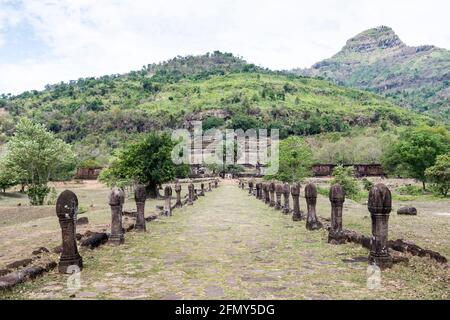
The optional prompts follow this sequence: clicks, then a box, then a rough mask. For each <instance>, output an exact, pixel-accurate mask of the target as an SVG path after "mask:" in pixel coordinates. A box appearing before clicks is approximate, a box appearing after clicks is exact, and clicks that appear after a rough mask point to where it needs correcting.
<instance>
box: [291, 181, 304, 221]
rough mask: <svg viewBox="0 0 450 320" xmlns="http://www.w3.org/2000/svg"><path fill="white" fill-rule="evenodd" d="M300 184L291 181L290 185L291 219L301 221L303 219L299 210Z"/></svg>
mask: <svg viewBox="0 0 450 320" xmlns="http://www.w3.org/2000/svg"><path fill="white" fill-rule="evenodd" d="M300 188H301V186H300V184H298V183H293V184H292V187H291V194H292V206H293V209H292V220H294V221H301V220H302V219H303V216H302V212H301V211H300Z"/></svg>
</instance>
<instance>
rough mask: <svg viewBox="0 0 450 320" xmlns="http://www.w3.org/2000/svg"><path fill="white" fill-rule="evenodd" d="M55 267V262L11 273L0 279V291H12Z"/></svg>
mask: <svg viewBox="0 0 450 320" xmlns="http://www.w3.org/2000/svg"><path fill="white" fill-rule="evenodd" d="M56 266H57V263H56V262H55V261H51V262H49V263H47V264H46V265H45V266H43V267H42V266H31V267H28V268H26V269H22V270H18V271H14V272H11V273H9V274H7V275H4V276H2V277H0V291H4V290H9V289H12V288H13V287H14V286H16V285H18V284H20V283H23V282H25V281H28V280H31V279H34V278H36V277H38V276H40V275H42V274H43V273H45V272H48V271H50V270H52V269H54V268H55V267H56Z"/></svg>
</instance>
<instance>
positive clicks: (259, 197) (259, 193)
mask: <svg viewBox="0 0 450 320" xmlns="http://www.w3.org/2000/svg"><path fill="white" fill-rule="evenodd" d="M256 199H261V182H258V183H257V184H256Z"/></svg>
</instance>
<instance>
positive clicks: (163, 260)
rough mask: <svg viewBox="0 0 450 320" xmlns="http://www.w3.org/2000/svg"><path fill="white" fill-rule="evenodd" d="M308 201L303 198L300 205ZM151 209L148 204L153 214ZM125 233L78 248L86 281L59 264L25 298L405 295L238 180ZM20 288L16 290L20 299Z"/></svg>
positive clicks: (355, 254) (354, 249) (359, 253)
mask: <svg viewBox="0 0 450 320" xmlns="http://www.w3.org/2000/svg"><path fill="white" fill-rule="evenodd" d="M303 201H304V200H303V199H302V206H303V205H304V202H303ZM152 209H153V208H147V210H146V211H147V212H148V211H149V210H152ZM147 230H148V232H147V233H145V234H139V233H134V232H130V233H127V234H126V243H125V244H124V245H122V246H120V247H111V246H108V245H105V246H102V247H101V248H99V249H96V250H93V251H91V250H84V251H81V254H82V256H83V259H84V265H85V269H84V270H83V271H82V273H81V285H82V287H81V289H80V290H78V291H70V290H68V289H67V287H66V281H67V276H64V275H59V274H57V273H56V271H54V272H52V273H50V274H47V275H45V276H44V277H42V278H39V279H37V280H35V281H33V282H31V283H27V284H25V285H24V286H22V287H21V288H20V291H21V293H20V297H21V298H37V299H42V298H45V299H48V298H50V299H51V298H59V299H60V298H62V299H68V298H75V299H77V298H78V299H89V298H94V299H98V298H100V299H101V298H106V299H111V298H112V299H328V298H339V299H343V298H365V297H367V298H383V297H394V296H395V295H397V294H399V293H398V290H397V285H398V283H397V282H396V279H395V278H391V279H389V278H390V277H389V274H387V275H386V277H385V278H384V280H383V281H384V289H383V290H382V291H381V292H374V291H370V290H368V289H367V288H366V281H367V279H366V267H367V260H366V257H367V250H365V249H363V248H360V247H358V246H356V245H352V244H347V245H343V246H333V245H329V244H327V243H326V231H324V230H321V231H316V232H309V231H307V230H306V229H305V225H304V222H300V223H299V222H293V221H292V219H291V217H290V216H284V215H283V214H281V212H279V211H275V210H273V209H272V208H269V207H267V206H266V205H264V204H263V203H262V202H261V201H259V200H257V199H255V198H254V197H251V196H249V195H248V194H247V191H243V190H240V189H238V187H237V186H236V185H222V186H220V187H219V188H218V189H215V190H213V192H209V193H207V196H206V197H201V198H200V199H199V200H198V201H196V202H195V204H194V205H193V206H186V207H184V208H182V209H177V210H175V211H174V216H172V217H161V218H160V219H158V220H156V221H153V222H150V223H148V225H147ZM17 297H18V296H16V298H17Z"/></svg>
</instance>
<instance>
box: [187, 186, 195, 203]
mask: <svg viewBox="0 0 450 320" xmlns="http://www.w3.org/2000/svg"><path fill="white" fill-rule="evenodd" d="M194 189H195V187H194V184H193V183H189V185H188V205H189V206H192V205H193V204H194Z"/></svg>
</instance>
